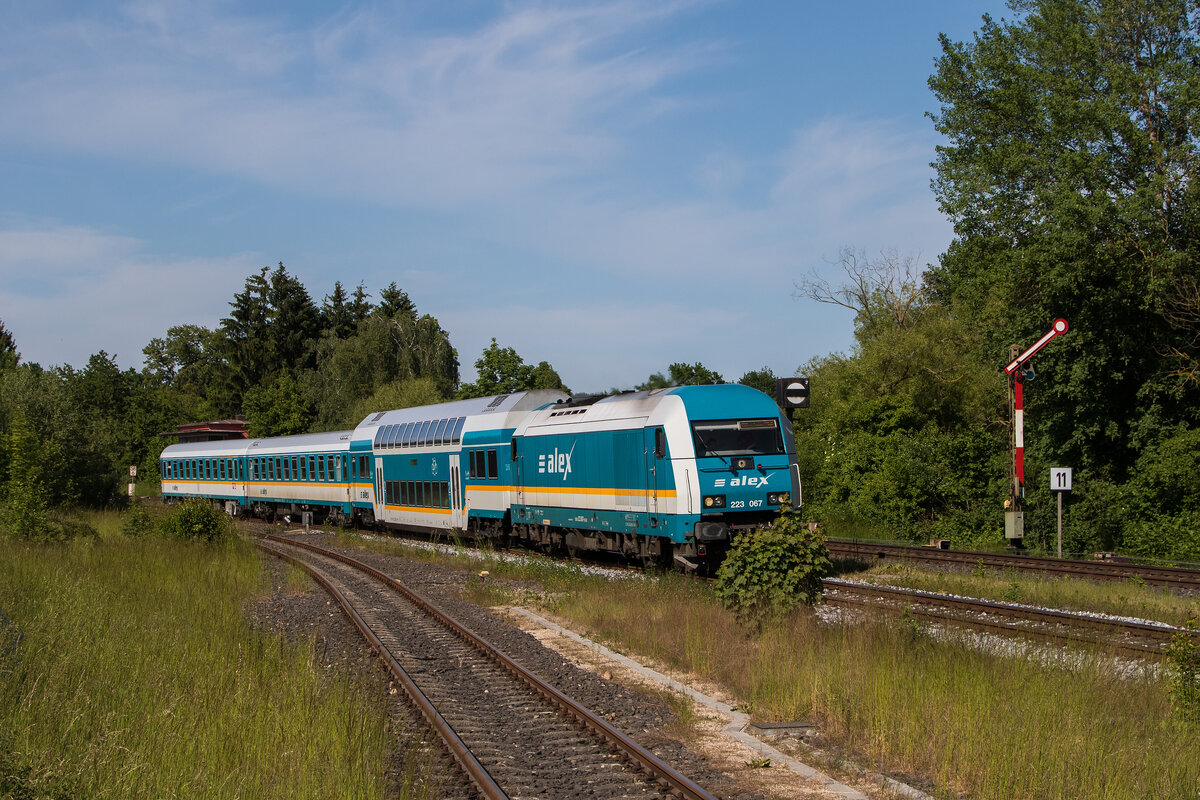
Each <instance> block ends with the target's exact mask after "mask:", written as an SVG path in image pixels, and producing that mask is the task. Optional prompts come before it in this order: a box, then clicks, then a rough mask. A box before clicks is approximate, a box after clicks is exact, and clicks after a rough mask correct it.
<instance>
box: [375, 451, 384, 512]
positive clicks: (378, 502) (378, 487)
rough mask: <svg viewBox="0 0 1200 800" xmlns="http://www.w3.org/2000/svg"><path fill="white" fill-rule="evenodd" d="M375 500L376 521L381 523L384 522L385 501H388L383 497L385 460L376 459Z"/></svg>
mask: <svg viewBox="0 0 1200 800" xmlns="http://www.w3.org/2000/svg"><path fill="white" fill-rule="evenodd" d="M373 499H374V501H375V507H374V511H375V519H376V520H377V521H379V522H382V521H383V520H384V511H385V510H386V509H385V508H384V505H385V503H384V501H385V500H386V498H385V497H384V496H383V459H382V458H377V459H375V497H374V498H373Z"/></svg>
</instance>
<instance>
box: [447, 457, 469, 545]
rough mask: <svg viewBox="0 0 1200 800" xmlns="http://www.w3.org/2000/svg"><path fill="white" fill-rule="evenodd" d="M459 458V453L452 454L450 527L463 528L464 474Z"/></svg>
mask: <svg viewBox="0 0 1200 800" xmlns="http://www.w3.org/2000/svg"><path fill="white" fill-rule="evenodd" d="M458 458H459V456H458V453H452V454H451V455H450V527H451V528H458V529H459V530H462V529H463V528H465V527H466V525H464V524H463V503H462V475H461V473H460V472H459V467H458Z"/></svg>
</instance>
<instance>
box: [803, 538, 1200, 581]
mask: <svg viewBox="0 0 1200 800" xmlns="http://www.w3.org/2000/svg"><path fill="white" fill-rule="evenodd" d="M826 545H827V546H828V548H829V555H830V556H831V557H833V558H834V559H840V560H845V561H857V562H861V563H865V564H870V563H873V562H875V561H878V560H894V561H913V562H918V563H925V564H942V565H947V566H955V567H960V568H966V569H972V568H975V567H978V566H983V567H984V568H985V569H1016V570H1020V571H1022V572H1037V573H1041V574H1044V575H1065V576H1070V577H1075V578H1089V579H1091V580H1102V581H1119V580H1128V579H1131V578H1132V579H1137V580H1142V581H1145V582H1146V583H1148V584H1150V585H1153V586H1166V587H1169V588H1171V589H1175V590H1179V591H1184V592H1188V593H1200V570H1197V569H1185V568H1183V567H1156V566H1152V565H1147V564H1128V563H1123V562H1114V561H1074V560H1069V559H1061V558H1046V557H1041V556H1021V555H1015V554H1010V553H1003V554H1002V553H977V552H973V551H969V550H939V549H937V548H932V547H920V546H914V545H896V544H880V543H876V542H865V541H856V540H848V539H830V540H829V541H828V542H827V543H826Z"/></svg>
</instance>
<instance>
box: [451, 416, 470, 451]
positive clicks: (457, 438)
mask: <svg viewBox="0 0 1200 800" xmlns="http://www.w3.org/2000/svg"><path fill="white" fill-rule="evenodd" d="M466 421H467V418H466V417H459V418H458V419H456V420H454V434H453V435H452V436H451V437H450V441H451V442H453V443H454V444H458V443H459V442H461V441H462V429H463V423H465V422H466Z"/></svg>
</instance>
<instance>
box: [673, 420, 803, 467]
mask: <svg viewBox="0 0 1200 800" xmlns="http://www.w3.org/2000/svg"><path fill="white" fill-rule="evenodd" d="M692 441H693V442H694V443H695V445H696V457H697V458H711V457H725V456H774V455H779V454H781V453H783V452H784V449H783V438H782V437H781V436H780V432H779V422H778V420H775V419H741V420H738V419H725V420H707V421H702V422H693V423H692Z"/></svg>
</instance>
